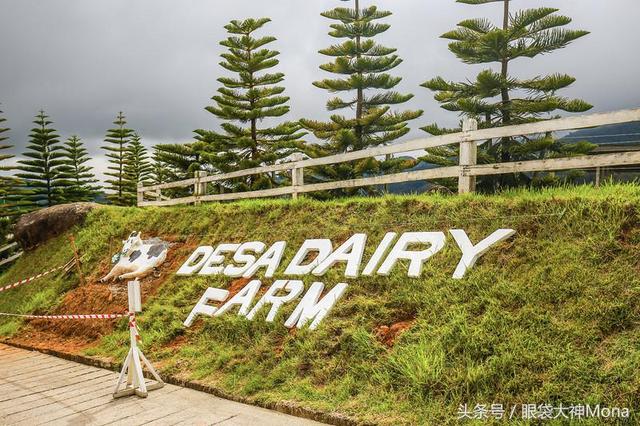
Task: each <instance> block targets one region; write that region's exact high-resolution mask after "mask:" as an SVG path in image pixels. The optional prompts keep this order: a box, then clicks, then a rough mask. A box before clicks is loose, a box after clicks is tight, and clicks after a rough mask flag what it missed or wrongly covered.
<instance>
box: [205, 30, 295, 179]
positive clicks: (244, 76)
mask: <svg viewBox="0 0 640 426" xmlns="http://www.w3.org/2000/svg"><path fill="white" fill-rule="evenodd" d="M270 21H271V20H270V19H268V18H262V19H246V20H244V21H231V22H230V23H229V24H228V25H226V26H225V28H226V30H227V32H228V33H229V34H230V35H229V37H228V38H227V39H226V40H223V41H222V42H220V44H221V45H222V46H224V47H226V48H227V51H226V52H225V53H223V54H222V55H221V57H222V59H223V60H222V62H220V66H222V67H223V68H225V69H226V70H227V71H229V72H231V73H233V77H221V78H219V79H218V81H219V82H220V83H221V84H222V87H220V88H219V89H218V94H217V95H215V96H213V98H212V99H213V100H214V101H215V103H216V105H215V106H209V107H207V108H206V110H207V111H209V112H210V113H211V114H213V115H215V116H216V117H218V118H219V119H221V120H223V123H222V124H221V127H222V132H215V131H207V130H196V139H197V140H198V141H200V142H201V143H196V144H195V145H194V148H195V149H197V150H201V155H202V158H203V160H204V161H205V162H207V163H208V164H209V165H210V166H211V167H212V169H213V171H221V172H229V171H233V170H238V169H246V168H251V167H257V166H261V165H267V164H273V163H274V162H275V161H277V160H278V159H281V158H284V157H286V156H288V155H290V154H291V153H292V152H293V151H296V150H302V149H303V141H302V140H301V138H302V137H303V136H304V134H305V133H304V132H301V131H300V125H299V124H298V123H293V122H276V121H275V119H278V118H280V117H282V116H284V115H286V114H287V113H288V112H289V106H288V105H287V104H288V102H289V97H288V96H284V95H283V93H284V91H285V89H284V87H282V86H278V83H281V82H282V81H283V80H284V74H282V73H280V72H276V73H268V72H265V71H266V70H269V69H271V68H273V67H275V66H276V65H278V63H279V61H278V59H276V58H277V56H278V55H279V52H277V51H275V50H270V49H268V48H265V46H266V45H268V44H270V43H272V42H274V41H275V40H276V39H275V37H270V36H265V37H256V36H255V35H254V33H255V32H256V31H258V30H260V29H261V28H262V27H263V26H264V25H265V24H267V23H268V22H270ZM265 119H270V120H269V124H267V125H264V124H262V123H263V120H265ZM274 184H276V182H275V181H274V179H272V177H271V176H267V175H265V176H260V177H258V178H256V176H249V177H247V178H245V179H241V180H239V181H238V182H235V185H234V186H235V187H236V188H237V189H242V188H246V187H249V188H259V187H270V186H273V185H274Z"/></svg>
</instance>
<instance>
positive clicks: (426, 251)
mask: <svg viewBox="0 0 640 426" xmlns="http://www.w3.org/2000/svg"><path fill="white" fill-rule="evenodd" d="M449 233H450V234H451V236H452V237H453V240H454V241H455V243H456V244H457V245H458V247H459V248H460V250H461V252H462V256H461V258H460V261H459V262H458V265H457V266H456V268H455V270H454V271H453V278H455V279H462V278H463V277H464V275H465V273H466V272H467V270H468V269H469V268H472V267H473V265H474V264H475V263H476V261H477V260H478V259H479V258H480V257H481V256H482V255H483V254H485V253H486V252H487V251H488V250H489V249H490V248H491V247H492V246H493V245H495V244H497V243H499V242H501V241H503V240H505V239H507V238H509V237H511V236H512V235H513V234H515V231H514V230H513V229H498V230H497V231H495V232H493V233H492V234H491V235H489V236H488V237H486V238H485V239H483V240H482V241H480V242H479V243H477V244H473V243H472V242H471V240H470V239H469V237H468V236H467V233H466V232H465V231H463V230H461V229H451V230H450V231H449ZM446 240H447V236H446V234H445V233H444V232H405V233H404V234H402V235H400V236H399V237H398V234H396V233H395V232H389V233H387V234H386V235H385V236H384V237H383V238H382V241H380V243H379V244H378V246H377V248H376V249H375V251H374V253H373V255H372V256H371V258H369V259H368V260H367V261H366V263H364V262H363V256H364V251H365V247H366V244H367V235H366V234H354V235H353V236H352V237H351V238H349V239H348V240H347V241H345V242H344V243H343V244H342V245H340V246H339V247H338V248H336V249H335V250H334V248H333V244H332V242H331V240H329V239H312V240H306V241H305V242H304V243H303V244H302V245H301V246H300V247H299V248H298V250H297V251H296V254H295V256H294V257H293V259H292V260H291V262H290V263H289V264H288V265H287V266H286V269H285V270H284V275H287V276H291V277H301V276H305V275H309V274H311V275H314V276H316V277H321V276H323V275H324V274H326V273H327V271H328V270H329V269H331V268H343V270H344V276H345V277H347V278H351V279H353V278H358V277H359V276H361V275H364V276H371V275H374V274H376V275H389V274H390V273H391V271H392V270H393V269H394V268H396V267H399V266H397V264H398V261H400V260H406V261H408V262H409V266H408V269H407V275H408V276H409V277H411V278H419V277H420V275H421V272H422V266H423V264H424V263H425V262H426V261H427V260H428V259H429V258H430V257H432V256H433V255H435V254H436V253H438V252H439V251H440V250H442V248H443V247H444V246H445V244H446ZM417 245H419V246H421V247H422V248H421V249H412V248H411V247H415V246H417ZM424 247H426V248H424ZM286 248H287V242H286V241H278V242H276V243H274V244H273V245H271V246H270V247H268V248H267V246H266V244H264V243H263V242H260V241H251V242H246V243H242V244H232V243H223V244H220V245H218V246H217V247H215V248H214V247H212V246H201V247H198V248H197V249H196V250H195V251H194V252H193V253H192V254H191V256H189V258H188V259H187V261H186V262H185V263H184V264H183V265H182V266H181V267H180V269H179V270H178V271H177V274H178V275H194V274H197V275H225V276H228V277H234V278H239V277H244V278H252V277H254V276H255V275H256V274H258V273H259V272H264V276H265V277H267V278H269V277H273V275H274V274H275V272H276V270H278V268H280V266H281V265H280V264H281V262H282V258H283V257H284V253H285V249H286ZM314 255H315V256H314ZM310 257H312V258H313V260H310V261H307V259H309V258H310ZM227 259H232V260H233V262H231V263H226V261H227ZM261 287H262V282H261V281H260V280H257V279H255V280H251V281H249V282H248V283H247V285H246V286H245V287H244V288H243V289H242V290H240V291H239V292H238V293H237V294H235V295H234V296H233V297H231V298H230V299H229V300H227V298H228V297H229V291H227V290H224V289H220V288H211V287H210V288H208V289H207V290H206V291H205V292H204V294H203V295H202V297H201V298H200V300H199V301H198V303H197V304H196V306H195V307H194V308H193V310H192V311H191V313H190V314H189V316H188V318H187V319H186V321H185V322H184V325H185V326H187V327H189V326H191V325H192V324H193V322H194V321H195V319H196V317H197V316H198V315H205V316H220V315H223V314H225V313H226V312H229V311H230V310H232V309H234V308H236V307H238V308H239V309H238V315H241V316H244V317H246V318H247V319H249V320H252V319H253V318H254V317H255V315H256V314H257V313H258V311H259V310H261V309H262V308H265V307H269V312H268V314H267V317H266V321H273V320H274V319H275V317H276V315H277V313H278V310H279V309H280V308H281V307H282V306H283V305H284V304H286V303H293V301H294V300H295V299H297V298H298V297H300V296H302V298H301V299H300V301H299V302H298V304H297V306H296V307H295V309H294V310H293V313H292V314H291V315H290V316H289V317H288V318H287V319H286V320H285V323H284V325H285V326H286V327H289V328H293V327H298V328H301V327H303V326H305V325H306V324H309V328H310V329H312V330H313V329H315V328H316V327H317V326H318V324H319V323H320V322H321V321H322V320H323V319H324V318H325V317H326V316H327V315H328V314H329V312H330V311H331V308H332V307H333V306H334V305H335V304H336V302H337V301H338V300H339V299H340V298H341V297H342V295H343V294H344V293H345V291H346V289H347V287H348V285H347V284H346V283H337V284H336V285H335V286H333V287H332V288H331V289H329V290H328V291H326V292H325V284H324V283H323V282H321V281H315V282H313V283H312V284H311V285H310V286H309V288H307V289H306V292H305V285H304V283H303V281H302V280H300V279H280V280H276V281H275V282H274V283H273V284H272V285H271V286H270V287H269V288H268V289H267V291H266V292H265V293H264V295H262V296H261V297H260V298H259V299H258V301H257V302H256V303H255V304H254V299H255V298H256V295H257V294H258V291H259V290H260V288H261ZM323 293H324V295H323ZM225 301H226V302H225ZM211 302H225V303H224V304H223V305H222V306H220V307H215V306H212V305H211V304H210V303H211Z"/></svg>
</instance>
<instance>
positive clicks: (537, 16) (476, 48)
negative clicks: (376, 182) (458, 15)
mask: <svg viewBox="0 0 640 426" xmlns="http://www.w3.org/2000/svg"><path fill="white" fill-rule="evenodd" d="M457 2H458V3H465V4H472V5H483V4H487V3H500V5H501V6H502V22H501V24H500V25H495V24H493V23H492V22H491V21H490V20H489V19H486V18H477V19H467V20H464V21H462V22H460V23H459V24H458V28H457V29H455V30H453V31H449V32H447V33H445V34H443V35H442V38H445V39H447V40H450V43H449V50H450V51H451V52H452V53H453V54H455V55H456V56H457V57H458V58H459V59H460V60H461V61H463V62H464V63H467V64H491V63H494V64H496V69H495V70H494V69H485V70H483V71H481V72H480V73H479V74H478V75H477V77H476V79H475V80H474V81H466V82H460V83H457V82H451V81H447V80H445V79H444V78H442V77H436V78H433V79H431V80H429V81H427V82H426V83H424V84H423V86H424V87H426V88H428V89H430V90H432V91H434V92H436V94H435V99H436V100H437V101H438V102H439V103H440V104H441V106H442V108H444V109H446V110H448V111H454V112H457V113H459V114H460V115H462V116H464V117H470V118H475V119H477V120H478V121H479V127H480V128H488V127H497V126H504V125H510V124H521V123H529V122H533V121H538V120H541V119H544V118H550V117H551V115H550V114H552V113H553V112H555V111H565V112H584V111H587V110H589V109H590V108H591V105H590V104H588V103H586V102H584V101H582V100H579V99H568V98H565V97H563V96H560V95H558V94H557V92H558V91H559V90H561V89H564V88H566V87H568V86H570V85H571V84H572V83H573V82H574V81H575V78H574V77H571V76H569V75H566V74H558V73H556V74H550V75H546V76H536V77H532V78H528V79H522V78H518V77H515V76H514V75H512V74H511V73H510V72H509V69H510V65H511V63H512V62H513V61H515V60H517V59H521V58H529V59H531V58H535V57H537V56H539V55H543V54H547V53H551V52H553V51H555V50H558V49H562V48H564V47H566V46H568V45H569V44H570V43H571V42H572V41H574V40H576V39H578V38H580V37H583V36H585V35H586V34H588V32H587V31H581V30H569V29H565V28H563V27H564V26H566V25H568V24H569V23H571V18H568V17H566V16H562V15H558V14H557V13H556V12H558V9H554V8H550V7H541V8H534V9H524V10H520V11H517V12H512V11H511V10H510V6H511V2H510V0H457ZM423 130H425V131H426V132H428V133H430V134H433V135H440V134H443V133H448V132H452V131H459V130H460V129H443V128H440V127H438V126H437V125H435V124H432V125H429V126H426V127H424V128H423ZM591 148H592V146H591V145H590V144H586V143H578V144H572V145H569V144H565V143H559V142H558V141H556V140H555V139H554V138H553V137H552V136H551V135H542V136H540V137H526V138H525V137H521V138H502V139H498V140H492V141H488V142H487V143H485V144H483V145H481V147H480V150H479V153H478V154H479V161H481V162H485V163H487V162H505V161H517V160H526V159H535V158H544V157H547V156H552V155H557V154H558V153H561V154H562V155H570V154H579V153H585V152H588V151H589V150H591ZM457 155H458V151H457V149H454V148H446V147H445V148H436V149H430V150H428V154H427V155H426V156H425V157H424V160H426V161H428V162H431V163H435V164H442V165H446V164H452V163H456V162H457V159H456V157H457ZM526 181H528V177H527V176H525V175H522V174H521V175H517V176H501V177H499V178H494V177H490V178H485V179H484V182H485V185H486V186H506V185H511V184H514V183H518V182H526Z"/></svg>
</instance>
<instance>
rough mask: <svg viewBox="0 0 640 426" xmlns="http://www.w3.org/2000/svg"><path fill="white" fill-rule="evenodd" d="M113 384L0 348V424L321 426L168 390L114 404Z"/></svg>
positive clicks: (89, 370) (68, 364)
mask: <svg viewBox="0 0 640 426" xmlns="http://www.w3.org/2000/svg"><path fill="white" fill-rule="evenodd" d="M116 380H117V374H116V373H114V372H112V371H108V370H102V369H100V368H95V367H90V366H86V365H83V364H78V363H75V362H72V361H67V360H63V359H60V358H56V357H53V356H49V355H44V354H41V353H39V352H30V351H26V350H22V349H17V348H14V347H11V346H6V345H2V344H0V424H3V425H39V424H47V425H107V424H108V425H143V424H145V425H146V424H149V425H177V424H184V425H222V426H227V425H228V426H231V425H266V426H269V425H273V426H276V425H278V426H279V425H295V426H297V425H300V426H303V425H304V426H307V425H308V426H311V425H320V424H321V423H317V422H313V421H310V420H305V419H300V418H297V417H292V416H287V415H285V414H281V413H278V412H274V411H270V410H265V409H263V408H258V407H254V406H251V405H246V404H240V403H237V402H232V401H228V400H226V399H221V398H217V397H215V396H213V395H209V394H207V393H203V392H198V391H195V390H191V389H185V388H181V387H178V386H173V385H166V386H165V387H164V388H162V389H158V390H155V391H151V392H150V393H149V397H148V398H146V399H142V398H138V397H135V396H131V397H126V398H121V399H117V400H114V399H113V398H112V396H111V393H112V392H113V387H114V386H115V383H116Z"/></svg>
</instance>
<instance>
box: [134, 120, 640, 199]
mask: <svg viewBox="0 0 640 426" xmlns="http://www.w3.org/2000/svg"><path fill="white" fill-rule="evenodd" d="M633 121H640V109H629V110H622V111H615V112H608V113H601V114H589V115H582V116H576V117H567V118H560V119H554V120H547V121H540V122H536V123H527V124H519V125H515V126H505V127H497V128H490V129H481V130H478V129H477V122H476V121H475V120H465V122H464V123H463V131H462V132H459V133H452V134H447V135H441V136H434V137H429V138H419V139H414V140H411V141H408V142H404V143H399V144H394V145H385V146H380V147H375V148H370V149H365V150H360V151H352V152H347V153H344V154H338V155H331V156H327V157H320V158H311V159H306V160H305V159H301V158H300V157H298V158H297V159H294V161H291V162H287V163H282V164H274V165H270V166H264V167H256V168H252V169H245V170H239V171H235V172H231V173H224V174H215V175H210V176H207V175H206V173H205V172H196V175H195V177H193V178H191V179H185V180H180V181H176V182H169V183H163V184H158V185H151V186H142V185H140V184H139V186H138V206H141V207H142V206H172V205H179V204H191V203H195V204H198V203H200V202H206V201H230V200H240V199H246V198H262V197H277V196H283V195H292V196H293V197H294V198H295V197H297V196H298V194H302V193H307V192H315V191H326V190H332V189H344V188H356V187H362V186H372V185H385V184H391V183H402V182H412V181H419V180H428V179H438V178H453V177H457V178H458V192H459V193H466V192H473V191H474V190H475V179H476V177H477V176H486V175H496V174H507V173H517V172H535V171H553V170H570V169H585V168H600V167H613V166H622V165H629V164H640V152H638V151H635V152H633V151H630V152H622V153H615V154H602V155H588V156H576V157H566V158H553V159H545V160H531V161H516V162H508V163H495V164H481V165H478V164H476V163H477V149H478V145H479V144H481V143H482V142H483V141H486V140H490V139H499V138H505V137H514V136H526V135H533V134H542V133H548V132H557V131H567V130H578V129H585V128H590V127H597V126H604V125H609V124H620V123H628V122H633ZM452 144H458V145H460V155H459V165H457V166H449V167H436V168H433V169H427V170H417V171H409V172H402V173H393V174H388V175H382V176H373V177H366V178H360V179H352V180H342V181H335V182H323V183H316V184H305V183H304V169H305V168H309V167H316V166H324V165H331V164H337V163H344V162H348V161H354V160H361V159H364V158H370V157H378V156H382V155H390V154H398V153H405V152H410V151H418V150H424V149H428V148H435V147H439V146H445V145H452ZM284 171H286V172H290V173H291V176H292V179H291V180H292V185H291V186H285V187H279V188H273V189H265V190H259V191H247V192H236V193H228V194H211V195H207V194H206V192H207V183H210V182H220V181H225V180H228V179H234V178H239V177H244V176H250V175H255V174H263V173H273V172H284ZM191 186H192V187H193V195H191V196H188V197H181V198H173V199H171V198H168V197H166V196H165V195H163V194H162V190H164V189H171V188H184V187H191ZM145 195H147V196H148V197H152V198H154V199H155V200H153V201H151V200H145Z"/></svg>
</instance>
